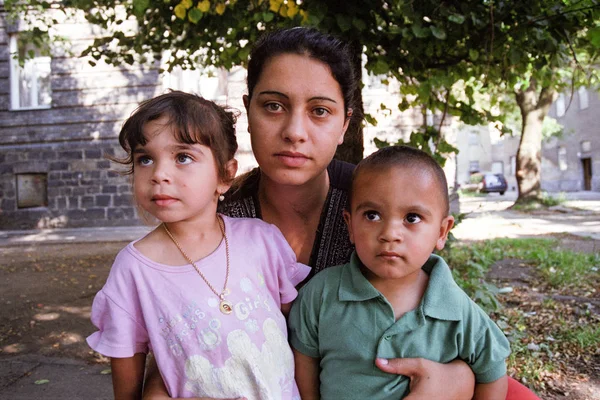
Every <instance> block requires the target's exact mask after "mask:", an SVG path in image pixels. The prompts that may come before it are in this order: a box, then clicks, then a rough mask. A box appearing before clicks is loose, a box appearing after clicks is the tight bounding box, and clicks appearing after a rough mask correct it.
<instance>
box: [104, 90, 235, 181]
mask: <svg viewBox="0 0 600 400" xmlns="http://www.w3.org/2000/svg"><path fill="white" fill-rule="evenodd" d="M165 116H167V117H168V121H167V125H169V126H170V127H172V128H174V129H173V131H174V133H175V139H176V140H178V141H180V142H181V143H187V144H195V143H199V144H203V145H205V146H208V147H209V148H210V149H211V151H212V153H213V155H214V157H215V160H216V162H217V170H218V171H219V177H220V178H221V179H222V180H225V181H228V180H230V177H228V176H227V171H226V169H225V167H226V163H227V161H229V160H231V159H232V158H233V156H234V154H235V152H236V151H237V148H238V145H237V140H236V137H235V122H236V119H237V113H234V112H233V110H231V109H229V108H226V107H222V106H219V105H217V104H215V103H214V102H212V101H209V100H206V99H204V98H203V97H200V96H197V95H194V94H190V93H184V92H180V91H171V92H169V93H166V94H163V95H160V96H157V97H155V98H153V99H150V100H146V101H144V102H142V103H141V104H140V105H139V107H138V108H137V109H136V110H135V111H134V112H133V113H132V114H131V116H130V117H129V118H128V119H127V121H125V123H124V124H123V128H121V132H120V133H119V143H120V144H121V147H122V148H123V149H124V150H125V151H126V152H127V157H126V158H124V159H113V161H116V162H118V163H120V164H123V165H127V166H128V168H129V169H128V171H127V172H128V173H129V174H131V173H133V168H134V163H133V151H134V150H135V149H136V147H137V146H144V145H146V143H147V142H148V138H147V137H146V136H144V126H145V125H146V124H147V123H148V122H150V121H155V120H157V119H159V118H162V117H165Z"/></svg>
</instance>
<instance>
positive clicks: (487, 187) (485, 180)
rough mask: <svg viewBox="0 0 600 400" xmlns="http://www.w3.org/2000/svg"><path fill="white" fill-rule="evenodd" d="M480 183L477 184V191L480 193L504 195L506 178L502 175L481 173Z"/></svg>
mask: <svg viewBox="0 0 600 400" xmlns="http://www.w3.org/2000/svg"><path fill="white" fill-rule="evenodd" d="M481 175H482V178H481V182H480V183H479V191H480V192H481V193H492V192H498V193H500V195H504V192H506V189H507V188H508V184H507V183H506V178H505V177H504V175H502V174H493V173H491V172H489V173H487V172H486V173H482V174H481Z"/></svg>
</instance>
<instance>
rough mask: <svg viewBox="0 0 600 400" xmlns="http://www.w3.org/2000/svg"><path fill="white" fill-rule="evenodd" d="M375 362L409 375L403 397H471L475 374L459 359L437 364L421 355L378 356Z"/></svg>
mask: <svg viewBox="0 0 600 400" xmlns="http://www.w3.org/2000/svg"><path fill="white" fill-rule="evenodd" d="M375 364H376V365H377V366H378V367H379V369H381V370H382V371H385V372H387V373H390V374H401V375H406V376H408V377H409V378H410V394H409V395H408V396H407V397H406V399H407V400H409V399H411V400H416V399H468V400H470V399H472V398H473V392H474V388H475V375H473V371H472V370H471V368H470V367H469V365H468V364H467V363H466V362H464V361H462V360H454V361H452V362H450V363H448V364H440V363H437V362H435V361H430V360H426V359H424V358H392V359H389V360H386V359H381V358H378V359H377V360H376V361H375Z"/></svg>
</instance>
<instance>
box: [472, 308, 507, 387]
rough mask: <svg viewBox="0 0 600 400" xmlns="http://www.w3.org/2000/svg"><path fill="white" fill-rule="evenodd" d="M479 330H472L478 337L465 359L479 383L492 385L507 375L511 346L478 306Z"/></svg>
mask: <svg viewBox="0 0 600 400" xmlns="http://www.w3.org/2000/svg"><path fill="white" fill-rule="evenodd" d="M473 306H474V307H476V308H477V309H476V313H477V314H478V315H477V316H478V318H479V323H478V324H477V325H479V328H474V329H472V332H473V333H477V334H478V336H477V338H476V339H475V340H474V342H473V343H472V347H471V349H470V353H471V354H470V355H468V356H467V357H463V359H465V360H466V361H467V363H468V364H469V365H470V366H471V369H472V370H473V373H474V374H475V381H476V382H477V383H490V382H494V381H495V380H498V379H500V378H501V377H502V376H504V375H506V358H507V357H508V356H509V355H510V344H509V342H508V339H506V336H504V334H503V333H502V331H501V330H500V328H498V326H497V325H496V324H495V323H494V321H493V320H492V319H491V318H489V317H488V316H487V314H485V313H484V312H483V311H482V310H481V309H479V307H478V306H477V305H475V304H474V305H473Z"/></svg>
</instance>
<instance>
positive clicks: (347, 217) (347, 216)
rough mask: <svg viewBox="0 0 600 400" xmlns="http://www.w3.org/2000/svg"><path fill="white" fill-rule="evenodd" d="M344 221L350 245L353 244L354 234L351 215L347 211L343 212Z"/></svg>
mask: <svg viewBox="0 0 600 400" xmlns="http://www.w3.org/2000/svg"><path fill="white" fill-rule="evenodd" d="M343 215H344V221H346V226H347V227H348V234H349V235H350V243H352V244H354V233H353V232H352V214H350V213H349V212H348V211H346V210H344V213H343Z"/></svg>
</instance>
